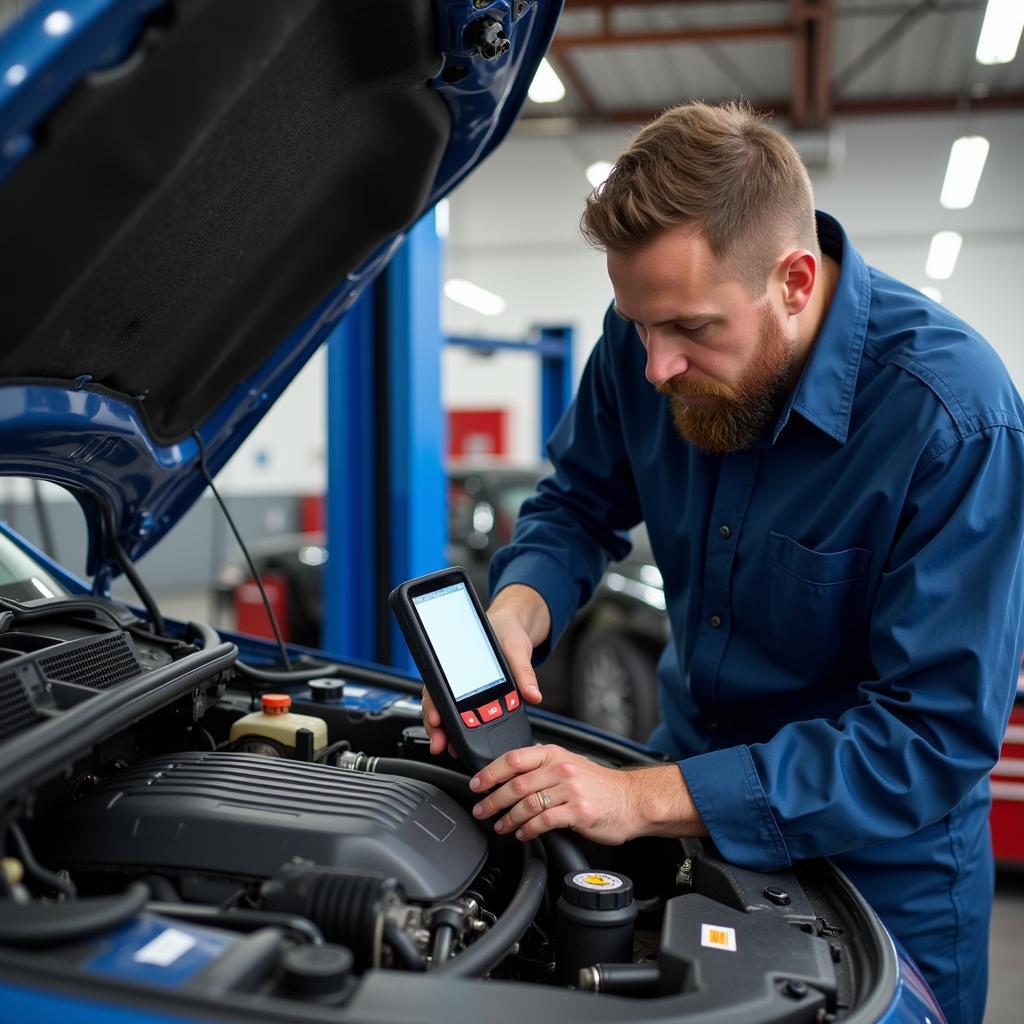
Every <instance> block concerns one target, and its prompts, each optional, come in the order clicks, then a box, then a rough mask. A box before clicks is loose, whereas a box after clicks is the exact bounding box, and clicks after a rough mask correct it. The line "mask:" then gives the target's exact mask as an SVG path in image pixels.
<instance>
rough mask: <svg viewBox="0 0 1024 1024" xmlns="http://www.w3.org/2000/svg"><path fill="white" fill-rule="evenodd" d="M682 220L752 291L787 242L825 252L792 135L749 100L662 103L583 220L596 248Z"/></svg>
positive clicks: (760, 288) (636, 239)
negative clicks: (698, 232)
mask: <svg viewBox="0 0 1024 1024" xmlns="http://www.w3.org/2000/svg"><path fill="white" fill-rule="evenodd" d="M686 223H691V224H695V225H697V226H698V227H699V228H700V229H701V231H702V232H703V234H704V237H705V238H706V239H707V241H708V244H709V245H710V247H711V251H712V252H713V253H714V254H715V256H716V257H718V258H719V259H721V260H723V261H724V262H725V263H726V265H727V266H726V272H727V273H729V274H730V275H733V276H736V277H739V278H740V279H741V280H743V281H744V283H745V284H746V285H747V287H748V289H749V290H750V291H751V293H752V294H753V295H754V296H759V295H761V294H762V293H763V292H764V288H765V284H766V281H767V278H768V273H769V271H770V270H771V268H772V266H773V265H774V263H775V260H776V259H777V258H778V256H779V255H780V252H779V250H780V248H781V247H782V246H784V245H786V244H789V243H792V242H795V243H797V244H799V245H800V246H801V247H802V248H805V249H808V250H809V251H810V252H813V253H814V254H815V255H816V256H818V257H819V259H820V257H821V252H820V249H819V247H818V236H817V229H816V227H815V221H814V194H813V191H812V189H811V180H810V178H809V177H808V175H807V170H806V168H805V167H804V165H803V163H802V162H801V160H800V157H799V155H798V154H797V151H796V150H795V149H794V148H793V145H792V143H791V142H790V141H789V140H788V139H787V138H786V137H785V136H784V135H782V134H781V133H780V132H778V131H776V130H775V129H774V128H772V127H770V126H769V125H768V124H767V121H766V119H765V118H764V117H762V116H760V115H759V114H756V113H755V112H754V111H753V109H751V108H750V107H749V106H747V105H746V104H744V103H733V102H730V103H723V104H721V105H719V106H710V105H708V104H706V103H699V102H694V103H687V104H684V105H683V106H679V107H672V108H671V109H669V110H666V111H665V112H664V113H663V114H662V115H661V116H660V117H658V118H657V119H656V120H654V121H652V122H651V123H650V124H648V125H647V126H646V127H644V128H643V129H642V130H641V131H640V133H639V134H638V135H637V136H636V138H635V139H633V141H632V142H631V143H630V144H629V146H627V147H626V149H625V150H624V151H623V153H622V155H621V156H620V157H619V159H618V160H617V161H616V162H615V166H614V167H613V168H612V171H611V174H609V176H608V179H607V180H606V181H605V182H604V184H603V185H601V186H599V187H598V188H596V189H594V191H593V192H591V194H590V196H589V197H588V198H587V205H586V208H585V209H584V211H583V217H582V219H581V221H580V228H581V230H582V232H583V235H584V237H585V238H586V239H587V241H588V242H590V244H591V245H593V246H594V247H595V248H598V249H601V250H603V251H606V252H607V251H609V250H610V251H612V252H628V251H629V250H631V249H634V248H636V247H637V246H640V245H643V244H644V243H645V242H647V241H649V240H650V239H651V238H653V237H654V236H655V235H656V234H658V233H659V232H661V231H663V230H665V229H666V228H670V227H674V226H676V225H680V224H686Z"/></svg>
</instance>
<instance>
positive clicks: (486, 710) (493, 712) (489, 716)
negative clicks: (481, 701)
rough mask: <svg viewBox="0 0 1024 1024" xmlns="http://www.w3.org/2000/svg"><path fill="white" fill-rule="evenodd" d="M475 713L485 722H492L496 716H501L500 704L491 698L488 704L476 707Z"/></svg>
mask: <svg viewBox="0 0 1024 1024" xmlns="http://www.w3.org/2000/svg"><path fill="white" fill-rule="evenodd" d="M476 713H477V714H478V715H479V716H480V718H481V719H482V720H483V721H485V722H493V721H494V720H495V719H496V718H501V716H502V714H503V712H502V710H501V704H499V703H498V701H496V700H492V701H491V703H490V704H485V705H484V706H483V707H482V708H477V709H476Z"/></svg>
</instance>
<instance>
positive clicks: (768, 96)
mask: <svg viewBox="0 0 1024 1024" xmlns="http://www.w3.org/2000/svg"><path fill="white" fill-rule="evenodd" d="M984 13H985V2H984V0H788V2H786V0H741V2H733V0H718V2H715V3H708V2H706V0H704V2H693V0H690V2H687V0H672V2H664V0H565V12H564V14H563V16H562V20H561V23H560V24H559V28H558V33H557V35H556V37H555V40H554V44H553V46H552V49H551V53H550V55H549V56H550V60H551V63H552V65H553V66H554V68H555V70H556V71H557V72H558V74H559V76H560V77H561V78H562V80H563V82H564V83H565V86H566V97H565V99H563V100H561V101H560V102H558V103H554V104H536V103H531V104H529V106H528V109H527V110H526V112H525V116H526V117H527V118H537V119H550V118H552V117H555V118H569V119H571V121H574V122H576V123H578V124H591V125H593V124H609V123H623V122H625V123H636V122H644V121H647V120H649V119H650V118H651V117H653V116H655V115H656V114H657V113H659V112H660V111H661V110H662V109H664V108H665V107H666V106H671V105H673V104H675V103H680V102H683V101H685V100H688V99H697V98H700V99H706V100H708V101H715V100H720V99H726V98H732V97H739V96H742V97H744V98H746V99H747V100H749V101H750V102H751V103H753V104H754V105H755V106H756V107H758V108H759V109H762V110H769V111H772V112H773V113H775V114H776V115H778V116H782V117H786V118H788V119H789V120H790V121H791V123H792V126H793V127H794V128H804V129H815V128H824V127H827V125H828V123H829V120H830V118H831V117H832V116H833V115H836V114H842V115H850V114H899V113H917V112H928V111H957V110H996V109H1024V60H1022V58H1021V56H1019V55H1018V57H1017V59H1016V60H1014V61H1012V62H1011V63H1009V64H999V65H992V66H985V65H982V64H979V63H977V61H976V60H975V57H974V51H975V47H976V45H977V42H978V33H979V31H980V29H981V23H982V20H983V17H984ZM538 127H539V125H538Z"/></svg>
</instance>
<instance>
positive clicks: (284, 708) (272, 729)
mask: <svg viewBox="0 0 1024 1024" xmlns="http://www.w3.org/2000/svg"><path fill="white" fill-rule="evenodd" d="M291 706H292V699H291V697H289V696H288V694H286V693H265V694H263V710H262V711H254V712H253V713H252V714H251V715H245V716H244V717H242V718H239V719H238V721H237V722H235V723H234V725H232V726H231V731H230V732H229V733H228V739H229V740H230V741H231V742H234V741H235V740H238V739H241V738H242V737H243V736H265V737H267V738H268V739H272V740H276V741H277V742H278V743H280V744H281V745H282V746H284V747H287V748H288V749H289V751H294V750H295V746H296V739H295V734H296V733H297V732H298V731H299V730H300V729H309V731H310V732H312V734H313V750H314V752H315V751H318V750H321V749H323V748H324V747H326V746H327V723H326V722H325V721H324V720H323V719H322V718H315V717H314V716H313V715H293V714H292V713H291V710H290V709H291Z"/></svg>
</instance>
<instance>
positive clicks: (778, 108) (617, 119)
mask: <svg viewBox="0 0 1024 1024" xmlns="http://www.w3.org/2000/svg"><path fill="white" fill-rule="evenodd" d="M753 106H754V107H755V108H756V109H757V110H759V111H761V112H762V113H766V114H772V115H774V116H775V117H779V118H786V119H788V118H789V116H790V104H789V101H788V100H775V101H771V102H766V103H754V104H753ZM972 110H973V111H1003V110H1024V92H1014V93H999V94H996V95H989V96H977V97H974V96H949V95H946V96H879V97H867V98H864V99H854V100H836V101H835V102H834V103H833V104H832V114H833V116H834V117H861V116H876V115H877V116H888V115H898V114H955V113H963V112H966V111H972ZM662 112H663V108H659V109H657V110H653V109H652V110H646V109H641V110H618V111H609V112H607V113H602V114H598V115H596V116H594V117H592V118H585V117H579V118H561V119H560V120H562V121H566V122H568V121H574V122H575V123H576V125H577V126H580V127H592V126H599V125H613V124H634V125H635V124H646V123H647V122H648V121H653V120H654V118H656V117H658V115H660V114H661V113H662ZM545 120H550V117H546V116H545V115H533V116H529V117H523V118H520V121H522V122H526V123H527V124H529V123H530V122H531V121H536V122H538V123H541V122H543V121H545Z"/></svg>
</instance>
